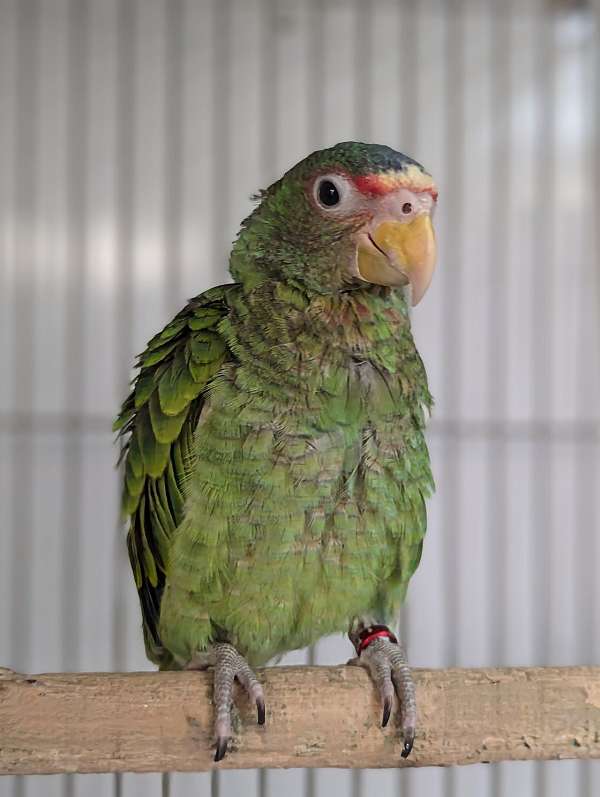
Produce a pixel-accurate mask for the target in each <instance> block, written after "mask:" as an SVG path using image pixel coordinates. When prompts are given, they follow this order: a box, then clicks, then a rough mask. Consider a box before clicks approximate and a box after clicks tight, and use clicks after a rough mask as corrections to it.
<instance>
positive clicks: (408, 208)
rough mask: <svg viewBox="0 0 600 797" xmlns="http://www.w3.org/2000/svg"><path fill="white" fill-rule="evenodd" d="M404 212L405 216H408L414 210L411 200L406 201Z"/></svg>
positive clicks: (403, 206)
mask: <svg viewBox="0 0 600 797" xmlns="http://www.w3.org/2000/svg"><path fill="white" fill-rule="evenodd" d="M402 212H403V213H404V215H405V216H408V215H409V214H410V213H412V212H413V206H412V203H411V202H405V203H404V204H403V205H402Z"/></svg>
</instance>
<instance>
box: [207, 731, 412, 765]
mask: <svg viewBox="0 0 600 797" xmlns="http://www.w3.org/2000/svg"><path fill="white" fill-rule="evenodd" d="M227 742H228V739H227V737H226V736H219V738H218V739H217V749H216V750H215V761H221V760H222V759H223V758H225V753H226V752H227ZM402 755H404V753H403V754H402Z"/></svg>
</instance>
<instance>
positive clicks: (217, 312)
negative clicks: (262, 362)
mask: <svg viewBox="0 0 600 797" xmlns="http://www.w3.org/2000/svg"><path fill="white" fill-rule="evenodd" d="M232 290H235V286H234V285H222V286H219V287H217V288H211V289H210V290H208V291H206V293H203V294H201V295H200V296H197V297H196V298H195V299H192V300H191V301H190V302H189V303H188V305H187V306H186V307H185V308H184V309H183V310H182V311H181V312H180V313H179V314H178V315H176V316H175V318H174V319H173V320H172V321H171V323H170V324H168V325H167V326H166V327H165V328H164V329H163V330H162V332H160V333H159V334H158V335H156V336H155V337H154V338H152V340H151V341H150V342H149V344H148V348H147V349H146V351H145V352H144V353H143V354H141V355H140V356H139V358H138V363H137V367H138V368H139V373H138V375H137V377H136V379H135V381H134V384H133V389H132V391H131V393H130V394H129V396H128V397H127V399H126V400H125V402H124V404H123V406H122V408H121V412H120V414H119V417H118V418H117V420H116V421H115V423H114V430H115V431H118V433H119V436H120V437H122V438H123V439H124V440H125V444H124V448H123V452H122V460H123V459H124V461H125V469H124V471H125V479H124V488H123V513H124V514H125V515H127V516H128V517H129V518H130V525H129V531H128V534H127V547H128V550H129V559H130V562H131V567H132V569H133V573H134V576H135V583H136V586H137V590H138V594H139V597H140V603H141V607H142V616H143V624H144V641H145V644H146V653H147V655H148V658H150V659H151V660H152V661H153V662H155V663H156V664H159V665H161V666H162V667H168V666H169V665H170V664H171V661H170V656H169V654H168V652H167V651H165V650H164V648H163V647H162V644H161V640H160V637H159V634H158V621H159V616H160V601H161V597H162V591H163V588H164V584H165V568H166V565H167V561H168V556H169V548H170V544H171V539H172V536H173V534H174V532H175V529H176V528H177V526H178V525H179V524H180V522H181V520H182V518H183V510H184V493H185V490H184V485H185V481H186V479H187V478H188V477H189V475H190V473H191V471H192V470H193V468H194V456H195V454H194V430H195V428H196V424H197V423H198V418H199V416H200V412H201V410H202V404H203V400H204V398H203V397H204V393H205V389H206V387H207V385H208V384H209V382H210V381H211V380H212V378H213V377H214V376H215V375H216V374H217V373H218V371H219V369H220V368H221V365H222V364H223V362H224V361H225V360H226V359H231V356H232V355H231V353H230V351H229V349H228V348H227V345H226V342H225V340H224V339H223V337H222V335H221V334H220V333H219V331H218V325H219V322H220V321H221V320H222V319H223V318H224V317H225V316H226V315H227V313H228V310H229V308H228V304H227V294H228V293H230V292H231V291H232Z"/></svg>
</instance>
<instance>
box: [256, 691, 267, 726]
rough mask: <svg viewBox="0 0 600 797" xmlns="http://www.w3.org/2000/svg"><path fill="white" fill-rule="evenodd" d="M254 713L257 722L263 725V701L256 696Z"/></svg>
mask: <svg viewBox="0 0 600 797" xmlns="http://www.w3.org/2000/svg"><path fill="white" fill-rule="evenodd" d="M256 713H257V715H258V724H259V725H264V724H265V701H264V700H263V699H262V698H260V697H259V698H258V699H257V701H256Z"/></svg>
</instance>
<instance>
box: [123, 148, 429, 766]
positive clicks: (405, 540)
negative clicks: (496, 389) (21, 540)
mask: <svg viewBox="0 0 600 797" xmlns="http://www.w3.org/2000/svg"><path fill="white" fill-rule="evenodd" d="M257 199H258V200H259V202H258V205H257V206H256V208H255V209H254V211H253V212H252V213H251V214H250V216H249V217H248V218H247V219H246V220H245V221H244V222H243V223H242V226H241V230H240V233H239V235H238V237H237V239H236V241H235V243H234V245H233V249H232V252H231V256H230V263H229V265H230V272H231V276H232V277H233V280H234V282H233V283H231V284H227V285H222V286H219V287H215V288H211V289H210V290H208V291H206V292H205V293H202V294H200V295H199V296H197V297H196V298H194V299H192V300H191V301H190V302H189V303H188V304H187V305H186V307H184V309H183V310H182V311H181V312H180V313H178V314H177V315H176V316H175V318H174V319H173V320H172V321H171V322H170V323H169V324H168V325H167V326H166V327H165V328H164V329H163V330H162V332H159V333H158V334H157V335H156V336H155V337H154V338H152V340H151V341H150V342H149V344H148V347H147V349H146V351H145V352H144V353H143V354H141V355H140V357H139V360H138V369H139V370H138V373H137V377H136V379H135V381H134V383H133V389H132V391H131V393H130V395H129V396H128V398H127V399H126V400H125V402H124V404H123V407H122V409H121V413H120V415H119V417H118V419H117V420H116V422H115V429H116V430H118V431H119V434H120V435H121V436H122V437H123V441H124V448H123V456H124V460H125V467H124V474H125V477H124V481H125V484H124V496H123V507H124V512H125V514H126V515H127V516H128V517H129V531H128V536H127V543H128V550H129V557H130V560H131V566H132V568H133V573H134V576H135V583H136V586H137V590H138V593H139V599H140V603H141V609H142V616H143V631H144V639H145V645H146V652H147V655H148V657H149V658H150V659H151V660H152V661H153V662H155V663H156V664H157V665H159V667H160V668H161V669H203V668H206V667H209V666H212V667H214V705H215V737H216V752H215V760H216V761H218V760H220V759H221V758H223V756H224V755H225V753H226V750H227V744H228V741H229V740H230V738H231V733H232V731H231V716H230V713H231V706H232V696H233V682H234V679H235V678H237V679H238V681H239V682H240V683H241V684H242V686H243V687H244V688H245V689H246V690H247V691H248V693H249V695H250V697H251V698H252V699H253V700H254V701H255V703H256V706H257V713H258V722H259V723H261V724H262V723H264V720H265V702H264V696H263V690H262V687H261V685H260V683H259V681H258V679H257V678H256V676H255V674H254V672H253V669H251V668H253V667H256V666H258V665H262V664H264V663H265V662H267V661H269V659H272V658H274V657H277V656H280V655H281V654H283V653H284V652H285V651H289V650H292V649H295V648H300V647H303V646H305V645H310V644H312V643H314V642H316V641H317V640H318V639H319V638H320V637H322V636H323V635H325V634H331V633H334V632H340V631H347V632H348V634H349V637H350V640H351V642H352V643H353V645H354V648H355V651H356V658H355V659H354V660H353V662H354V663H358V664H360V665H362V666H364V667H366V668H367V669H368V670H369V672H370V673H371V676H372V678H373V679H374V681H375V682H376V684H377V686H378V688H379V691H380V694H381V698H382V702H383V721H382V724H383V725H385V724H386V723H387V721H388V719H389V716H390V711H391V707H392V702H393V696H394V693H395V692H396V693H397V695H398V698H399V702H400V707H401V732H402V734H403V736H402V744H403V750H402V755H403V756H407V755H408V754H409V753H410V750H411V749H412V745H413V740H414V733H415V722H416V704H415V689H414V684H413V681H412V677H411V673H410V670H409V668H408V665H407V661H406V657H405V655H404V652H403V649H402V647H401V645H400V643H399V642H398V641H397V639H396V637H395V636H394V635H393V633H392V632H391V631H390V629H389V628H388V626H387V624H388V623H391V622H393V620H394V619H395V618H396V617H397V613H398V609H399V606H400V604H401V603H402V601H403V599H404V596H405V593H406V589H407V585H408V582H409V580H410V578H411V576H412V574H413V573H414V571H415V569H416V567H417V566H418V564H419V560H420V557H421V550H422V545H423V537H424V534H425V528H426V509H425V500H426V498H427V497H428V496H429V495H430V494H431V492H432V490H433V480H432V475H431V470H430V461H429V455H428V451H427V446H426V442H425V438H424V426H425V421H426V417H427V416H428V411H429V410H430V407H431V404H432V399H431V396H430V393H429V390H428V386H427V377H426V373H425V369H424V366H423V362H422V360H421V358H420V356H419V354H418V352H417V350H416V348H415V344H414V341H413V337H412V333H411V328H410V316H409V304H411V303H412V304H416V303H417V302H418V301H419V300H420V299H421V297H422V296H423V294H424V293H425V291H426V289H427V287H428V285H429V282H430V280H431V276H432V273H433V269H434V265H435V257H436V246H435V237H434V233H433V228H432V222H431V215H432V211H433V210H434V207H435V205H436V202H437V191H436V188H435V185H434V183H433V180H432V178H431V176H430V175H429V174H428V173H427V172H426V171H425V170H424V168H423V167H422V166H421V165H420V164H418V163H417V162H416V161H414V160H412V159H411V158H409V157H407V156H406V155H403V154H401V153H399V152H396V151H395V150H393V149H390V148H389V147H386V146H382V145H376V144H364V143H359V142H346V143H340V144H337V145H336V146H333V147H331V148H329V149H324V150H320V151H318V152H314V153H312V154H311V155H309V156H308V157H307V158H305V159H304V160H302V161H301V162H300V163H298V164H297V165H296V166H294V167H293V168H292V169H290V170H289V171H288V172H287V173H286V174H285V175H284V176H283V177H282V178H281V179H280V180H278V181H277V182H276V183H274V184H273V185H271V186H270V187H269V188H267V189H266V190H264V191H262V192H260V194H259V195H258V197H257Z"/></svg>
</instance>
